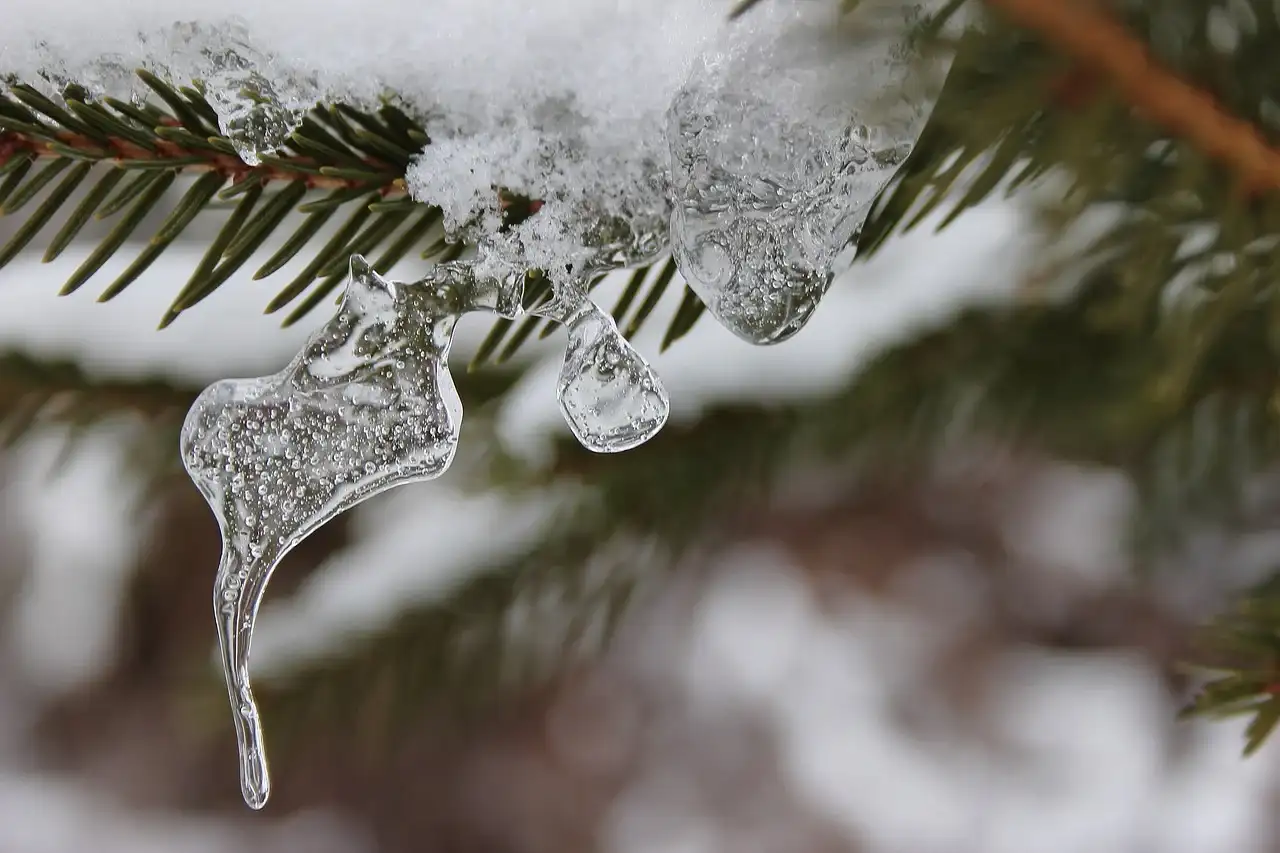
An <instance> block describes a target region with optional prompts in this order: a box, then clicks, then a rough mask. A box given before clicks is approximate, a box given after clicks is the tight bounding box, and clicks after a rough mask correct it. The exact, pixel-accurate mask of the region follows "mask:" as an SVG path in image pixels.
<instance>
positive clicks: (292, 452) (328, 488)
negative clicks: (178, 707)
mask: <svg viewBox="0 0 1280 853" xmlns="http://www.w3.org/2000/svg"><path fill="white" fill-rule="evenodd" d="M502 287H503V285H502V284H501V283H499V282H496V281H493V280H489V279H485V280H483V281H480V282H477V281H476V280H475V277H474V276H472V275H471V274H470V270H469V269H468V268H467V267H466V266H465V265H450V266H447V265H441V266H438V267H435V268H433V270H432V272H431V274H429V275H428V276H427V277H426V278H424V279H422V280H420V281H417V282H412V283H400V282H392V281H387V280H386V279H384V278H382V277H381V276H379V275H378V274H377V273H376V272H374V271H373V270H372V269H371V268H370V267H369V264H368V263H367V262H366V261H365V260H364V258H362V257H360V256H358V255H357V256H355V257H353V258H352V259H351V281H350V283H349V285H348V287H347V292H346V295H345V297H344V299H343V302H342V305H341V307H340V308H339V310H338V313H337V314H336V316H334V317H333V319H332V320H330V321H329V322H328V323H327V324H326V325H325V326H324V327H322V328H321V329H319V330H318V331H317V332H315V333H314V334H313V335H312V336H311V337H310V339H308V341H307V344H306V346H305V347H304V349H303V350H302V352H301V353H299V354H298V355H297V356H296V357H295V358H294V359H293V361H292V362H290V364H289V366H288V367H286V368H285V369H284V370H282V371H280V372H279V373H276V374H274V375H272V376H266V377H262V378H259V379H233V380H227V381H223V382H218V383H216V384H215V385H212V386H210V387H209V388H207V389H206V390H205V391H204V392H203V393H202V394H201V395H200V396H199V398H197V400H196V402H195V404H194V405H193V406H192V408H191V411H190V412H189V413H188V415H187V419H186V422H185V423H184V425H183V428H182V437H181V452H182V461H183V464H184V466H185V467H186V469H187V472H188V473H189V474H190V476H191V479H192V481H193V482H194V483H195V484H196V486H197V487H198V488H199V490H200V492H201V494H202V495H203V496H204V498H205V500H206V501H208V503H209V506H210V507H211V508H212V510H213V513H214V515H215V516H216V517H217V519H218V525H219V527H220V528H221V531H222V540H223V553H222V561H221V564H220V565H219V568H218V577H217V582H216V585H215V589H214V612H215V615H216V618H217V625H218V640H219V645H220V647H221V651H222V664H223V669H224V674H225V676H226V680H227V691H228V694H229V697H230V700H231V706H232V709H233V715H234V721H235V728H236V737H237V741H238V745H239V750H240V784H241V789H242V791H243V793H244V798H245V802H247V803H248V804H249V805H250V806H252V807H253V808H261V807H262V806H263V805H264V804H265V803H266V801H267V796H268V794H269V793H270V777H269V775H268V772H267V761H266V752H265V748H264V744H263V735H262V725H261V720H260V716H259V711H258V706H257V703H256V702H255V701H254V697H253V691H252V689H251V687H250V684H249V647H250V644H251V642H252V640H253V628H254V621H255V619H256V617H257V613H258V606H259V603H260V602H261V601H262V597H263V594H264V592H265V591H266V587H267V582H268V581H269V580H270V578H271V573H272V572H273V571H274V570H275V568H276V566H277V565H278V564H279V562H280V560H281V559H283V558H284V556H285V555H286V554H288V553H289V551H290V550H292V549H293V548H294V547H295V546H296V545H297V544H298V543H299V542H301V541H302V540H303V539H305V538H306V537H307V536H309V535H310V534H311V533H312V532H314V531H315V530H316V529H317V528H319V527H320V526H321V525H322V524H324V523H325V522H326V521H328V520H329V519H331V518H333V517H334V516H335V515H337V514H338V513H340V512H342V511H344V510H346V509H348V508H350V507H352V506H354V505H355V504H357V503H359V502H361V501H363V500H365V499H367V498H370V497H372V496H374V495H376V494H379V493H380V492H384V491H386V490H387V489H390V488H392V487H395V486H399V485H402V484H404V483H411V482H415V481H421V480H430V479H433V478H435V477H438V476H440V475H441V474H442V473H444V471H445V469H447V468H448V467H449V464H450V462H452V460H453V456H454V451H455V450H456V448H457V444H458V432H459V428H460V425H461V420H462V402H461V400H460V399H459V397H458V392H457V390H456V389H455V387H454V384H453V378H452V377H451V376H450V374H449V369H448V354H449V346H450V343H451V341H452V338H453V331H454V326H455V325H456V323H457V320H458V317H459V316H460V315H461V314H463V313H464V312H467V311H472V310H495V309H500V308H502V307H510V306H511V305H512V304H514V305H516V306H517V307H518V305H519V297H518V296H515V297H514V298H512V297H510V296H509V295H504V294H503V293H501V290H502Z"/></svg>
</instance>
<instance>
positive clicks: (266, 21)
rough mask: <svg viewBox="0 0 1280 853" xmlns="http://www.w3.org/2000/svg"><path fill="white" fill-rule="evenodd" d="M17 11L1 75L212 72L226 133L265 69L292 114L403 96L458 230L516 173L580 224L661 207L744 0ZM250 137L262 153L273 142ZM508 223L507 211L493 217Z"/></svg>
mask: <svg viewBox="0 0 1280 853" xmlns="http://www.w3.org/2000/svg"><path fill="white" fill-rule="evenodd" d="M828 5H830V6H831V8H832V9H833V10H834V5H833V4H828ZM6 11H7V13H8V14H7V16H6V17H7V20H6V26H5V28H4V30H3V32H0V75H4V74H8V73H11V74H14V75H16V76H17V77H18V78H19V79H22V80H24V81H27V82H31V83H35V84H40V85H45V87H46V88H48V89H50V91H51V92H56V89H57V86H56V85H46V84H45V82H44V79H42V78H46V77H47V78H49V80H51V81H52V83H54V84H59V83H63V82H65V81H68V80H70V81H76V82H81V83H84V84H86V85H88V86H89V87H90V89H91V91H93V92H94V93H95V94H110V95H115V96H118V97H126V98H128V97H134V96H137V95H139V94H141V93H142V92H143V91H144V90H143V89H141V88H140V84H139V83H138V82H137V81H136V80H133V79H132V78H131V77H130V72H131V70H132V69H133V68H135V67H147V68H151V69H154V70H156V71H157V72H159V73H160V75H161V76H162V77H165V78H167V79H170V80H173V81H176V82H179V83H187V82H188V81H190V80H193V79H200V80H204V81H207V82H209V84H210V86H211V89H213V90H215V91H216V93H217V94H219V95H220V96H221V95H224V94H225V95H226V97H225V98H214V99H213V100H214V101H215V104H214V105H215V107H217V108H218V109H219V112H220V117H221V119H222V124H223V129H224V131H226V130H227V129H228V127H229V124H228V122H229V121H232V120H234V119H237V118H242V117H243V116H242V113H243V112H244V111H246V110H247V109H248V108H249V105H248V103H247V101H246V100H245V99H244V98H243V97H241V96H240V95H239V93H238V92H239V89H240V86H241V84H242V83H243V82H245V81H246V80H250V79H256V80H257V81H258V82H260V83H261V84H263V86H264V88H269V89H270V90H271V91H272V92H273V93H274V94H275V96H274V97H273V98H272V99H271V102H272V109H276V108H278V112H277V115H276V118H279V116H280V115H282V114H285V113H288V112H290V111H296V110H298V109H299V108H301V107H304V106H306V105H308V104H309V103H312V102H314V101H315V100H317V99H323V100H325V101H330V102H332V101H339V100H341V101H345V102H348V103H353V104H360V105H371V104H375V103H376V101H377V99H378V98H379V97H380V96H382V95H384V94H387V93H392V94H393V95H394V97H395V99H396V100H397V101H398V102H400V103H402V104H403V105H404V106H405V107H406V109H407V110H408V111H409V112H411V113H413V114H416V115H418V116H420V117H422V118H424V119H425V120H426V128H427V131H428V133H429V134H430V135H431V137H432V139H433V141H435V142H436V144H434V145H431V146H429V150H428V151H427V152H426V153H425V155H424V162H423V163H422V164H421V165H420V166H419V167H418V168H416V169H415V170H414V171H413V173H412V175H411V177H410V184H411V187H412V190H413V193H414V196H415V197H416V198H419V199H420V200H423V201H429V202H432V203H436V204H440V205H441V206H442V207H443V208H444V210H445V213H446V221H447V223H448V224H449V225H450V227H455V228H456V227H457V226H459V225H462V224H465V223H466V222H467V221H469V220H471V219H472V218H473V215H480V216H483V215H484V214H496V210H497V197H496V194H495V192H494V189H495V184H499V185H503V186H506V187H507V188H508V189H511V190H513V191H516V192H525V193H529V194H532V195H535V196H536V197H539V198H546V199H548V200H549V201H551V202H552V204H551V205H550V207H549V212H548V213H547V215H546V216H544V217H542V218H543V219H544V220H545V221H546V222H550V221H552V220H555V221H556V222H562V223H569V224H568V225H567V226H566V227H568V228H570V229H571V230H573V231H574V235H575V236H574V239H581V234H580V233H578V232H580V230H581V229H580V227H579V226H581V225H583V223H585V222H586V221H587V220H586V219H583V215H584V212H583V211H581V210H580V209H579V208H580V207H581V206H582V205H583V204H584V203H590V204H592V205H602V211H603V212H605V213H609V214H619V213H622V212H624V211H625V210H628V209H631V208H638V209H643V210H648V211H652V210H653V209H654V207H655V205H656V206H657V208H658V210H659V211H661V210H662V204H663V200H662V196H661V190H660V189H658V191H657V192H656V193H655V192H654V189H653V187H652V186H650V187H646V186H645V184H646V182H648V183H650V184H652V182H653V179H654V178H655V177H656V176H657V174H658V171H660V170H661V168H662V165H663V164H664V162H665V153H664V152H665V148H664V135H663V121H662V117H663V113H664V111H665V110H666V108H667V105H668V103H669V101H670V98H671V95H672V93H673V92H674V91H675V88H676V87H677V85H678V84H679V81H680V80H681V79H682V78H683V75H684V72H685V69H686V68H687V67H688V65H689V63H690V61H691V60H692V59H693V57H694V56H696V55H697V53H698V51H699V49H700V48H701V46H702V45H703V44H704V43H705V42H706V40H707V39H708V38H709V37H710V36H712V35H713V34H714V33H715V32H717V31H718V30H719V29H720V28H721V27H723V26H724V25H725V24H726V15H727V12H728V7H727V6H725V5H724V4H722V3H719V2H715V0H647V2H634V1H633V0H557V2H555V3H536V4H530V3H528V2H525V0H482V1H481V0H432V1H431V2H422V1H421V0H380V2H377V3H350V2H346V0H312V2H308V3H306V4H297V3H290V2H274V3H259V2H253V0H229V2H227V3H225V4H219V7H218V9H217V10H216V11H212V10H211V9H210V8H209V5H208V4H207V3H205V2H203V0H176V2H170V0H116V2H113V3H109V4H100V3H92V2H85V0H52V2H50V3H38V4H23V5H22V6H20V7H18V8H17V9H13V10H6ZM252 75H256V78H252ZM220 84H221V85H220ZM224 90H225V91H224ZM276 123H278V122H276ZM268 135H269V136H270V139H266V137H264V140H265V141H273V140H276V139H277V136H278V134H277V133H276V131H275V130H273V131H272V132H271V134H268ZM236 138H237V141H238V142H239V141H240V140H239V134H237V135H236ZM264 140H259V142H264ZM247 147H248V149H249V152H250V155H251V156H249V157H247V158H246V159H248V160H249V161H250V162H253V157H254V156H256V155H257V154H258V153H260V151H259V148H269V147H270V146H269V145H265V144H264V145H262V146H255V145H254V144H252V140H251V141H250V144H249V145H248V146H247ZM244 150H245V147H243V146H242V152H243V151H244ZM655 170H657V171H655ZM557 210H559V211H560V212H559V213H557ZM643 210H638V213H639V214H640V215H641V216H644V215H645V214H644V212H643ZM588 218H590V217H588ZM546 222H544V223H543V224H544V225H545V224H546ZM496 224H497V220H496V219H494V218H492V217H490V218H489V219H488V221H487V225H486V226H485V227H486V230H488V231H490V232H492V231H493V230H494V226H495V225H496ZM556 230H557V233H559V232H562V231H563V230H564V229H556ZM559 237H560V239H561V240H563V239H564V238H565V237H566V235H565V234H564V233H559ZM537 256H538V257H542V255H537Z"/></svg>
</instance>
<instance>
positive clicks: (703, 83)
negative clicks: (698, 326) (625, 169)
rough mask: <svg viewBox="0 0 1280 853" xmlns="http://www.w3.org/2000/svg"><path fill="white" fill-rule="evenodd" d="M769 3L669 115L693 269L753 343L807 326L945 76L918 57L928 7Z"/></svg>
mask: <svg viewBox="0 0 1280 853" xmlns="http://www.w3.org/2000/svg"><path fill="white" fill-rule="evenodd" d="M821 5H822V4H791V5H788V4H761V5H760V7H758V9H757V10H753V11H752V12H751V13H750V14H749V15H748V16H747V18H745V19H744V21H743V26H741V27H739V26H735V27H732V28H730V29H729V30H728V31H727V34H726V35H725V36H724V37H723V38H722V40H721V42H720V43H719V44H718V45H717V46H716V48H714V49H712V50H710V51H708V52H706V53H705V54H704V55H703V56H702V57H701V59H700V60H699V61H698V62H696V63H695V64H694V68H693V70H692V72H691V73H690V76H689V77H688V79H687V80H686V82H685V84H684V85H683V86H682V87H681V89H680V91H679V92H678V93H677V95H676V96H675V98H674V99H673V101H672V104H671V108H670V110H669V111H668V115H667V132H668V142H669V144H670V153H671V171H672V195H673V204H674V208H673V211H672V215H671V243H672V251H673V254H674V256H675V258H676V262H677V264H678V266H679V269H680V272H681V274H682V275H683V276H684V278H685V280H686V281H687V282H688V283H689V286H690V287H691V288H693V290H694V291H696V292H697V293H698V295H699V296H700V297H701V298H702V299H703V301H704V302H706V304H707V307H708V309H709V310H710V311H711V313H712V314H713V315H714V316H715V317H716V318H717V319H719V321H720V322H721V323H723V324H724V325H725V326H726V327H727V328H728V329H730V330H731V331H733V332H734V333H735V334H737V335H738V336H739V337H741V338H743V339H745V340H747V341H749V342H751V343H753V344H774V343H778V342H781V341H784V340H786V339H787V338H789V337H791V336H792V335H794V334H795V333H796V332H798V331H799V330H800V329H801V328H802V327H803V326H804V324H805V323H806V322H807V321H808V319H809V317H810V316H811V315H812V314H813V312H814V310H815V309H816V308H817V306H818V303H819V301H820V300H821V299H822V297H823V295H824V294H825V293H826V290H827V288H828V286H829V285H830V283H831V280H832V278H833V273H834V267H835V264H836V262H837V257H838V256H840V255H841V254H842V252H843V253H844V255H845V256H847V257H851V256H852V255H851V252H849V251H845V250H846V247H847V246H848V245H849V244H850V242H851V240H852V239H853V238H854V236H855V235H856V233H857V232H858V230H859V229H860V228H861V226H862V222H863V220H864V219H865V217H866V215H867V212H868V210H869V208H870V205H871V202H872V201H873V200H874V198H875V196H876V194H877V193H878V192H879V191H880V189H881V188H882V187H883V186H884V185H885V184H886V183H887V182H888V181H889V179H890V178H891V177H892V176H893V174H894V172H895V171H896V170H897V167H898V166H899V165H900V164H901V163H902V161H903V160H904V159H905V158H906V157H907V155H908V154H909V153H910V151H911V148H912V146H913V145H914V143H915V140H916V138H917V137H918V136H919V133H920V130H921V129H922V128H923V126H924V122H925V120H926V118H927V116H928V112H929V109H930V108H931V104H932V98H933V97H934V96H936V92H935V91H933V90H934V89H936V87H937V85H938V84H939V83H940V80H941V75H940V74H938V73H937V71H938V69H937V68H936V67H933V66H932V65H931V63H929V62H924V61H922V60H921V59H920V58H919V57H918V56H916V55H914V53H913V51H912V50H911V49H910V47H909V44H908V43H907V37H908V34H909V31H910V25H911V23H912V22H913V21H915V20H917V19H919V18H920V17H921V16H922V15H923V14H924V12H925V6H926V5H936V4H933V3H930V4H924V3H910V2H903V0H862V2H861V3H860V4H859V5H858V7H857V9H856V11H855V12H854V13H852V14H851V15H849V16H847V17H846V18H845V19H843V21H842V23H841V24H840V25H839V26H836V25H835V23H834V21H833V20H832V19H830V18H829V17H828V16H827V14H826V10H824V9H822V8H820V7H821Z"/></svg>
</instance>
